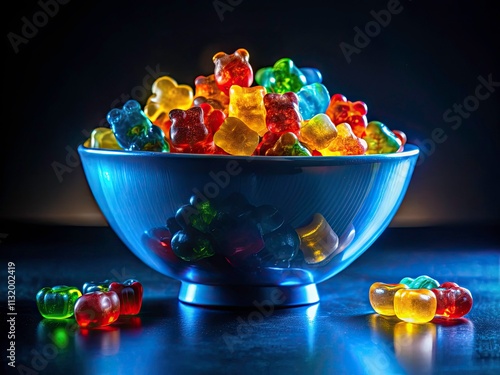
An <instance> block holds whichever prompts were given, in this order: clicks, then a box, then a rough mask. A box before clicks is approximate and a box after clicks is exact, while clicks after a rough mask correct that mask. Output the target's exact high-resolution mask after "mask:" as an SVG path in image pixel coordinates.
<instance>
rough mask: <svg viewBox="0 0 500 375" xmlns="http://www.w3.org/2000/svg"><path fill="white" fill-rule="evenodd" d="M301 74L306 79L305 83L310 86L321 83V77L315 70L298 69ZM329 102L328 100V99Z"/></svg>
mask: <svg viewBox="0 0 500 375" xmlns="http://www.w3.org/2000/svg"><path fill="white" fill-rule="evenodd" d="M299 69H300V71H301V72H302V74H303V75H304V76H305V77H306V83H307V84H308V85H310V84H311V83H321V82H323V75H322V74H321V72H320V71H319V70H318V69H316V68H307V67H301V68H299ZM328 100H329V98H328Z"/></svg>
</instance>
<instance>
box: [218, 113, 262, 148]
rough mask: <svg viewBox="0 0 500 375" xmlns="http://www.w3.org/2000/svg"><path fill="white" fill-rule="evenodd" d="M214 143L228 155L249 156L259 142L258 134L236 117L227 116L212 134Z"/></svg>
mask: <svg viewBox="0 0 500 375" xmlns="http://www.w3.org/2000/svg"><path fill="white" fill-rule="evenodd" d="M214 143H215V144H216V145H217V146H218V147H220V148H222V149H223V150H224V151H226V152H227V153H228V154H230V155H241V156H250V155H252V154H253V153H254V151H255V149H256V148H257V146H258V144H259V134H258V133H257V132H255V131H253V130H252V129H250V128H249V127H248V126H247V125H246V124H245V123H244V122H243V121H241V120H240V119H239V118H237V117H227V118H226V119H225V120H224V122H223V123H222V125H221V126H220V128H219V130H218V131H217V132H216V133H215V134H214Z"/></svg>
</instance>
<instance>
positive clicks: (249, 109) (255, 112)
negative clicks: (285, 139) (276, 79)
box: [228, 85, 267, 137]
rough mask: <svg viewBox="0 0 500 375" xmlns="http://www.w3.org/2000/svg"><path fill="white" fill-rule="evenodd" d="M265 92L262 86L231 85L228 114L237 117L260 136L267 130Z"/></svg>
mask: <svg viewBox="0 0 500 375" xmlns="http://www.w3.org/2000/svg"><path fill="white" fill-rule="evenodd" d="M266 93H267V92H266V89H265V88H264V87H263V86H254V87H241V86H238V85H233V86H231V89H230V90H229V98H230V102H229V108H228V116H229V117H237V118H239V119H240V120H241V121H243V122H244V123H245V125H246V126H248V127H249V128H250V129H252V130H253V131H255V132H257V133H258V135H259V136H261V137H262V136H263V135H264V134H265V133H266V132H267V127H266V107H265V106H264V95H266Z"/></svg>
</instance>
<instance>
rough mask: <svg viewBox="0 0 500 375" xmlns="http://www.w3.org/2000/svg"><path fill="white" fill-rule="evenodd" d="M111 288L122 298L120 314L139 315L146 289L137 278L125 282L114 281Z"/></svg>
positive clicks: (110, 285)
mask: <svg viewBox="0 0 500 375" xmlns="http://www.w3.org/2000/svg"><path fill="white" fill-rule="evenodd" d="M109 290H110V291H113V292H115V293H116V294H117V295H118V298H119V299H120V315H137V314H139V312H140V311H141V306H142V296H143V294H144V290H143V287H142V284H141V283H140V282H139V281H137V280H135V279H128V280H125V281H124V282H123V283H119V282H116V281H115V282H112V283H111V284H109Z"/></svg>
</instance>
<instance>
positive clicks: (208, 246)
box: [170, 228, 215, 262]
mask: <svg viewBox="0 0 500 375" xmlns="http://www.w3.org/2000/svg"><path fill="white" fill-rule="evenodd" d="M170 246H171V247H172V250H173V252H174V253H175V254H176V255H177V256H178V257H179V258H181V259H183V260H185V261H187V262H195V261H198V260H200V259H203V258H208V257H211V256H213V255H215V251H214V248H213V246H212V243H211V241H210V238H208V237H207V236H206V235H205V234H203V233H201V232H200V231H199V230H197V229H194V228H191V229H188V230H180V231H178V232H177V233H175V234H174V236H173V237H172V241H171V243H170Z"/></svg>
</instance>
